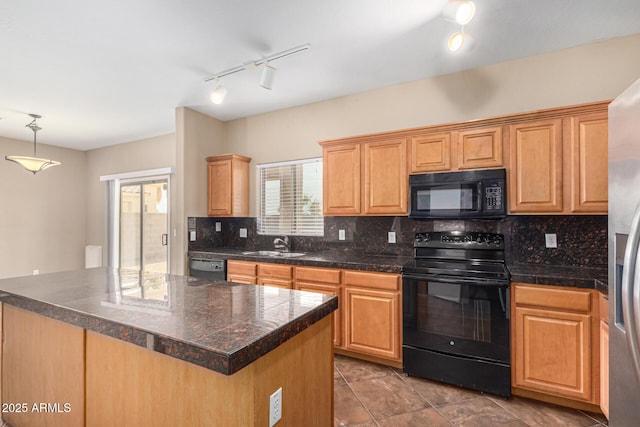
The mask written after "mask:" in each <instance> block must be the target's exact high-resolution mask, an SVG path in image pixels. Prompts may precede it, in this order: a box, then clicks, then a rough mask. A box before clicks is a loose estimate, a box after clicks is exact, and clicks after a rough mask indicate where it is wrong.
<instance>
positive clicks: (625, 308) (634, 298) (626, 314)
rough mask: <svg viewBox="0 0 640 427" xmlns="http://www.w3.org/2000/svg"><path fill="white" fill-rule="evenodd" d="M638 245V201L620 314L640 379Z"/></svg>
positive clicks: (625, 270)
mask: <svg viewBox="0 0 640 427" xmlns="http://www.w3.org/2000/svg"><path fill="white" fill-rule="evenodd" d="M639 245H640V203H638V206H636V210H635V212H634V214H633V220H632V221H631V230H630V231H629V238H628V240H627V247H626V249H625V254H624V270H623V273H622V295H621V297H622V316H623V318H624V324H625V329H626V334H625V335H626V337H627V346H628V347H629V350H631V358H632V359H633V366H634V368H635V371H636V376H637V377H638V379H640V349H638V330H639V329H640V305H639V304H638V303H639V301H638V300H639V299H640V287H639V286H638V281H640V269H638V262H639V261H640V260H639V259H638V255H639V254H638V246H639Z"/></svg>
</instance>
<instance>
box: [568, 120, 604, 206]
mask: <svg viewBox="0 0 640 427" xmlns="http://www.w3.org/2000/svg"><path fill="white" fill-rule="evenodd" d="M607 117H608V115H607V113H606V112H604V113H597V114H588V115H583V116H577V117H572V118H571V120H570V123H571V124H570V128H571V136H570V138H569V144H568V145H569V146H568V150H569V159H568V160H569V171H570V172H569V173H570V175H571V176H570V178H569V183H570V186H571V206H570V211H571V213H575V212H588V213H603V214H606V213H607V210H608V206H607V204H608V182H609V181H608V155H609V148H608V133H609V127H608V119H607Z"/></svg>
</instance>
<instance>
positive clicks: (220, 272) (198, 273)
mask: <svg viewBox="0 0 640 427" xmlns="http://www.w3.org/2000/svg"><path fill="white" fill-rule="evenodd" d="M189 275H191V276H193V277H200V278H203V279H209V280H226V279H227V269H226V261H225V260H223V259H213V258H209V257H207V256H192V257H190V258H189Z"/></svg>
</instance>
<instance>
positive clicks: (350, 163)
mask: <svg viewBox="0 0 640 427" xmlns="http://www.w3.org/2000/svg"><path fill="white" fill-rule="evenodd" d="M322 158H323V174H324V176H323V205H324V206H323V213H324V214H325V215H406V214H407V208H408V204H407V194H408V188H407V185H408V174H407V142H406V139H404V138H389V139H379V140H374V141H366V142H360V141H354V140H352V141H349V140H342V141H339V142H335V141H334V142H331V143H323V147H322Z"/></svg>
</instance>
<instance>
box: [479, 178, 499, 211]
mask: <svg viewBox="0 0 640 427" xmlns="http://www.w3.org/2000/svg"><path fill="white" fill-rule="evenodd" d="M502 198H503V197H502V186H501V185H500V184H490V185H487V186H486V187H485V188H484V206H485V209H486V210H489V211H499V210H502Z"/></svg>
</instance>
